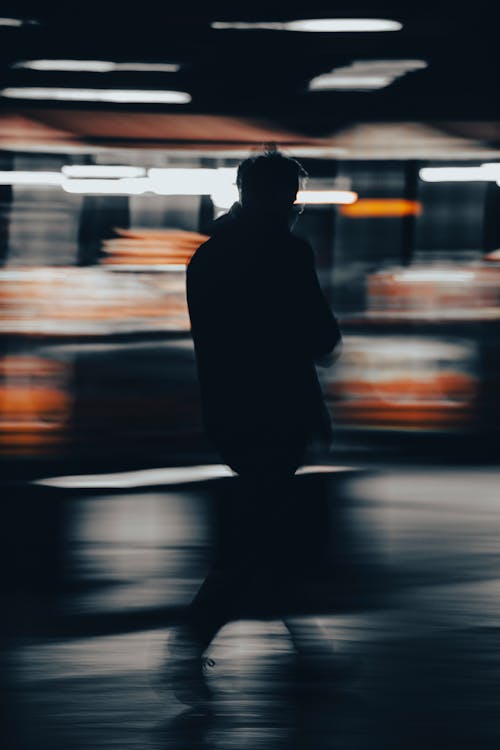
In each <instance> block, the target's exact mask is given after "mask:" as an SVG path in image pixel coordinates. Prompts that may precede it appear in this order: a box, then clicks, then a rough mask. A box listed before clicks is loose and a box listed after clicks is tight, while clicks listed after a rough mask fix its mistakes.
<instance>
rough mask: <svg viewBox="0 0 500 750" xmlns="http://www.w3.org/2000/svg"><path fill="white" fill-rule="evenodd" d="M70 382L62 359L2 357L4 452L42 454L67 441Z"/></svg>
mask: <svg viewBox="0 0 500 750" xmlns="http://www.w3.org/2000/svg"><path fill="white" fill-rule="evenodd" d="M69 383H70V372H69V370H68V366H67V365H65V364H64V363H62V362H58V361H55V360H50V359H47V358H45V357H37V356H28V355H8V356H5V357H2V358H0V454H7V455H26V454H42V453H47V452H50V451H51V449H52V448H57V447H58V446H60V444H61V443H63V442H64V441H65V439H66V435H67V426H68V422H69V419H70V416H71V406H72V397H71V394H70V390H69Z"/></svg>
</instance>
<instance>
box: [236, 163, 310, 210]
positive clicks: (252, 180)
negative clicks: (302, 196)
mask: <svg viewBox="0 0 500 750" xmlns="http://www.w3.org/2000/svg"><path fill="white" fill-rule="evenodd" d="M306 177H307V172H306V171H305V169H304V168H303V167H302V165H301V164H299V162H298V161H296V160H295V159H291V158H290V157H288V156H284V155H283V154H282V153H280V152H279V151H277V150H273V151H266V152H264V153H263V154H259V155H258V156H251V157H250V158H248V159H245V161H242V162H241V164H240V165H239V167H238V172H237V176H236V184H237V186H238V189H239V191H240V195H241V198H242V201H243V202H252V203H263V204H269V203H272V204H285V205H286V204H287V203H288V204H291V203H293V201H294V199H295V194H296V193H297V190H298V189H299V187H300V182H301V180H302V179H305V178H306Z"/></svg>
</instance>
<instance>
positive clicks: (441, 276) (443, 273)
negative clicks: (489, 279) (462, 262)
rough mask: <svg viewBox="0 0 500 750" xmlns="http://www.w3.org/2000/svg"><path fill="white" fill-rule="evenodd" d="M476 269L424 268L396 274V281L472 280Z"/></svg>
mask: <svg viewBox="0 0 500 750" xmlns="http://www.w3.org/2000/svg"><path fill="white" fill-rule="evenodd" d="M474 276H475V274H474V271H459V270H456V269H453V268H450V269H447V268H435V269H434V268H422V269H419V270H411V269H410V270H408V271H402V272H401V273H396V274H394V280H395V281H409V282H414V281H452V282H456V281H458V282H460V281H471V280H472V279H473V278H474Z"/></svg>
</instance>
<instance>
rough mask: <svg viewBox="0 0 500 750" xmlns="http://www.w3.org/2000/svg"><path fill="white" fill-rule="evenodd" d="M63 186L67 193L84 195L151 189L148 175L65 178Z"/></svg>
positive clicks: (129, 193) (126, 192)
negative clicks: (94, 178) (93, 178)
mask: <svg viewBox="0 0 500 750" xmlns="http://www.w3.org/2000/svg"><path fill="white" fill-rule="evenodd" d="M61 186H62V189H63V190H64V191H65V192H66V193H82V194H84V195H142V193H146V192H147V191H148V190H151V183H150V181H149V180H148V178H147V177H143V178H141V177H132V178H128V177H124V178H122V179H119V180H105V179H103V180H92V179H83V180H73V179H69V180H68V179H65V180H63V181H62V182H61Z"/></svg>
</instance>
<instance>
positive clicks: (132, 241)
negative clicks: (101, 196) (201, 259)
mask: <svg viewBox="0 0 500 750" xmlns="http://www.w3.org/2000/svg"><path fill="white" fill-rule="evenodd" d="M114 231H115V232H116V234H118V235H119V236H118V237H117V238H113V239H110V240H104V242H103V250H104V252H105V253H106V257H105V258H103V259H102V261H101V262H102V263H103V264H105V265H133V266H140V265H144V266H160V265H180V266H186V265H187V264H188V263H189V260H190V258H191V256H192V255H193V253H194V252H195V250H196V249H197V248H198V247H199V246H200V245H201V244H202V243H203V242H205V241H206V240H208V236H207V235H205V234H199V233H198V232H186V231H183V230H180V229H121V228H118V229H115V230H114Z"/></svg>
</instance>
